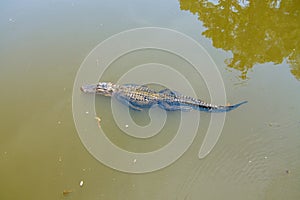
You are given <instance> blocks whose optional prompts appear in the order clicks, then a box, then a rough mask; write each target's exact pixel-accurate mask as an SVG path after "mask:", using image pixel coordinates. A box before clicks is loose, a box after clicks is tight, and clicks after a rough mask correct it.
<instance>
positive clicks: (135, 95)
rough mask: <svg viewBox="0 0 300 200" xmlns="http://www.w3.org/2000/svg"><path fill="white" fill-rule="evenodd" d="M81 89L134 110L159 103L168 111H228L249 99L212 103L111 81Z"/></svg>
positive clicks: (166, 90)
mask: <svg viewBox="0 0 300 200" xmlns="http://www.w3.org/2000/svg"><path fill="white" fill-rule="evenodd" d="M81 90H82V91H83V92H84V93H95V94H100V95H104V96H110V97H114V98H116V99H118V100H119V101H120V102H122V103H124V104H126V105H128V106H129V107H130V108H132V109H134V110H142V109H143V108H150V107H151V106H154V105H158V106H159V107H161V108H162V109H164V110H167V111H175V110H183V111H190V110H200V111H205V112H227V111H230V110H233V109H235V108H237V107H239V106H240V105H242V104H244V103H247V101H243V102H241V103H238V104H235V105H229V106H220V105H211V104H208V103H205V102H203V101H201V100H200V99H195V98H193V97H189V96H184V95H182V94H179V93H178V92H176V91H171V90H169V89H164V90H161V91H159V92H156V91H155V90H152V89H150V88H148V87H147V86H142V85H135V84H125V85H116V84H113V83H110V82H100V83H98V84H92V85H85V86H82V87H81Z"/></svg>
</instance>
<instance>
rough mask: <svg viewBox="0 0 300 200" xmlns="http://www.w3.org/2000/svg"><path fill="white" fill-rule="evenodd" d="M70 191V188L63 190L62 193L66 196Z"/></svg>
mask: <svg viewBox="0 0 300 200" xmlns="http://www.w3.org/2000/svg"><path fill="white" fill-rule="evenodd" d="M71 192H73V191H72V190H64V191H63V195H64V196H67V195H68V194H70V193H71Z"/></svg>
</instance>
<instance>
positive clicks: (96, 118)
mask: <svg viewBox="0 0 300 200" xmlns="http://www.w3.org/2000/svg"><path fill="white" fill-rule="evenodd" d="M95 120H97V124H98V127H99V128H100V127H101V124H100V122H101V118H100V117H95Z"/></svg>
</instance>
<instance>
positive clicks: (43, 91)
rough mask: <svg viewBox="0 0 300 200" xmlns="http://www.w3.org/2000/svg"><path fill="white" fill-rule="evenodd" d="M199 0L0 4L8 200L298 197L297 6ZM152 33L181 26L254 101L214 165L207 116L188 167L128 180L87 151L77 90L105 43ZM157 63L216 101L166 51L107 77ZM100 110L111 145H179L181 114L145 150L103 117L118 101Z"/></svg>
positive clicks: (231, 88)
mask: <svg viewBox="0 0 300 200" xmlns="http://www.w3.org/2000/svg"><path fill="white" fill-rule="evenodd" d="M197 2H198V1H195V2H194V1H160V2H159V3H158V2H153V1H143V2H140V1H129V2H125V1H113V2H110V1H91V2H89V3H86V2H84V1H68V0H65V1H44V2H39V1H27V2H17V1H9V2H8V1H3V2H1V3H0V13H1V14H0V16H1V17H0V32H1V36H0V44H1V46H0V69H1V71H0V80H1V84H0V90H1V100H0V102H1V122H2V123H1V126H0V134H1V136H0V137H1V139H0V175H1V183H0V188H1V189H0V199H21V198H22V199H199V198H202V199H283V198H286V199H299V197H300V192H299V185H300V171H299V169H300V145H299V141H300V140H299V139H300V138H299V132H300V120H299V119H300V115H299V113H300V107H299V99H300V96H299V92H297V91H299V89H300V82H299V71H300V70H299V30H300V29H299V25H298V23H297V22H298V21H299V10H300V6H299V4H298V3H296V1H288V2H287V1H273V3H272V2H271V3H270V4H268V5H267V4H264V3H259V2H260V1H257V2H256V1H254V2H250V3H248V2H244V3H243V4H241V6H237V4H236V3H234V2H235V1H234V2H233V5H229V3H222V4H221V5H219V6H216V5H218V4H217V2H215V1H213V3H212V4H205V3H203V4H202V1H201V2H200V3H197ZM245 5H248V6H249V8H247V9H245ZM232 6H233V7H234V8H232V10H233V11H234V12H228V10H226V9H228V8H230V7H232ZM223 7H224V8H225V9H224V10H223V9H222V8H223ZM270 7H271V8H270ZM225 11H227V12H225ZM223 12H224V13H223ZM226 13H227V16H226V15H225V14H226ZM224 15H225V16H226V17H223V18H222V16H224ZM247 19H251V23H250V24H247V23H246V21H247ZM262 19H263V20H262ZM235 25H239V26H237V27H239V28H235V29H234V26H235ZM144 26H158V27H166V28H171V29H175V30H178V31H181V32H183V33H185V34H187V35H189V36H190V37H192V38H193V39H195V40H196V41H198V42H199V43H200V44H201V45H202V46H204V48H205V49H206V50H207V51H208V53H209V54H210V56H211V57H212V58H213V60H214V61H215V63H216V64H217V66H218V69H219V70H220V73H221V75H222V78H223V80H224V83H225V87H226V95H227V99H228V101H230V102H231V103H235V102H238V101H240V100H248V101H249V103H248V104H246V105H244V106H242V107H241V108H239V109H237V110H235V111H232V112H230V113H228V115H227V117H226V123H225V126H224V129H223V132H222V135H221V137H220V139H219V141H218V143H217V145H216V146H215V147H214V149H213V150H212V152H211V153H210V154H209V155H208V156H207V157H206V158H205V159H201V160H200V159H198V157H197V154H198V152H199V147H200V146H201V144H202V142H203V139H204V134H205V131H206V129H207V127H208V124H209V120H210V117H209V116H210V115H209V114H203V113H201V126H200V128H199V130H198V131H197V136H196V138H195V140H194V142H193V144H192V145H191V147H190V148H189V149H188V150H187V151H186V152H185V153H184V154H183V156H181V157H180V159H178V160H177V161H176V162H174V163H173V164H172V165H170V166H168V167H166V168H164V169H161V170H158V171H155V172H151V173H146V174H130V173H123V172H119V171H116V170H113V169H111V168H109V167H107V166H105V165H103V164H102V163H100V162H99V161H97V160H96V159H95V158H94V157H93V156H92V155H91V154H90V153H89V152H88V151H87V149H86V148H85V147H84V146H83V144H82V143H81V141H80V138H79V137H78V134H77V131H76V128H75V124H74V121H73V115H72V90H73V83H74V80H75V76H76V73H77V70H78V69H79V67H80V64H81V63H82V61H83V60H84V58H85V57H86V56H87V54H88V53H89V52H90V51H91V50H92V49H93V48H94V47H95V46H96V45H97V44H98V43H99V42H101V41H103V40H105V39H106V38H108V37H109V36H111V35H112V34H116V33H119V32H121V31H124V30H127V29H131V28H137V27H144ZM232 30H235V31H232ZM221 33H225V34H221ZM154 58H155V60H156V61H157V62H160V63H165V64H168V65H169V66H173V67H174V68H176V69H178V70H181V72H182V73H183V74H185V75H186V76H188V77H189V80H190V81H191V82H192V83H197V84H196V85H197V87H195V88H194V89H195V92H196V94H197V95H198V96H201V97H202V98H203V99H205V100H207V101H209V99H210V96H209V93H208V90H207V88H206V86H205V84H203V83H204V82H203V79H202V78H201V77H199V76H198V75H195V73H194V72H193V71H192V70H191V68H190V67H189V65H188V63H186V62H185V61H183V60H180V59H178V58H175V57H174V56H172V55H171V54H168V53H165V52H158V51H154V50H147V51H141V52H136V53H133V54H129V55H128V56H127V57H126V56H125V57H124V58H120V59H119V60H116V61H115V62H114V63H112V66H111V68H110V70H108V71H107V72H106V74H105V78H106V79H111V80H112V81H114V80H116V79H118V77H120V76H121V75H122V70H123V71H126V70H127V69H129V68H130V66H134V65H137V64H141V63H146V62H148V61H151V60H153V59H154ZM121 65H122V66H124V67H122V68H120V67H118V66H121ZM197 81H198V82H197ZM181 92H183V91H181ZM188 94H189V93H188ZM87 98H88V97H87ZM96 101H97V102H96V107H97V112H98V114H102V116H101V118H102V121H101V125H102V126H103V128H104V129H107V130H110V131H108V133H110V134H107V137H109V138H110V139H111V140H112V141H113V142H114V143H115V144H116V145H119V146H120V147H123V148H126V149H127V150H129V151H137V152H140V151H146V152H147V151H152V150H154V149H158V148H160V147H162V146H164V145H166V144H167V143H168V142H169V141H170V140H172V138H174V134H172V133H173V129H174V128H176V126H177V125H176V124H177V122H178V121H179V120H180V115H178V113H177V114H176V113H172V114H170V113H169V114H168V123H167V126H166V127H165V128H164V130H163V131H162V132H161V133H159V134H158V135H156V136H155V137H153V138H149V141H147V140H141V139H137V138H131V137H129V136H127V135H126V134H122V131H120V130H119V129H118V128H117V127H116V126H115V124H114V123H112V122H111V115H110V114H109V110H107V111H105V112H104V114H103V112H102V110H103V109H104V108H106V109H107V108H108V107H107V106H108V105H110V101H109V99H108V98H105V97H97V98H96ZM119 106H122V105H119ZM101 109H102V110H101ZM157 112H162V111H157ZM105 113H107V115H105ZM188 114H189V113H186V115H187V116H188ZM130 115H131V116H132V118H133V119H134V120H135V121H136V123H137V124H139V125H146V124H148V123H149V120H150V119H149V116H148V114H147V112H142V113H136V112H134V111H131V112H130ZM174 124H175V125H174ZM95 125H96V124H95ZM81 181H82V184H83V185H82V186H80V183H81ZM63 193H65V194H63Z"/></svg>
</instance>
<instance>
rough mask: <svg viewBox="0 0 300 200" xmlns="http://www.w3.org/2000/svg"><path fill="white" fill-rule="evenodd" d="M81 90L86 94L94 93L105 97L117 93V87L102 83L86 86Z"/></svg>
mask: <svg viewBox="0 0 300 200" xmlns="http://www.w3.org/2000/svg"><path fill="white" fill-rule="evenodd" d="M80 89H81V91H82V92H84V93H94V94H101V95H104V96H111V95H112V93H113V92H114V91H115V85H114V84H112V83H110V82H108V83H107V82H100V83H97V84H90V85H84V86H82V87H81V88H80Z"/></svg>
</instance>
